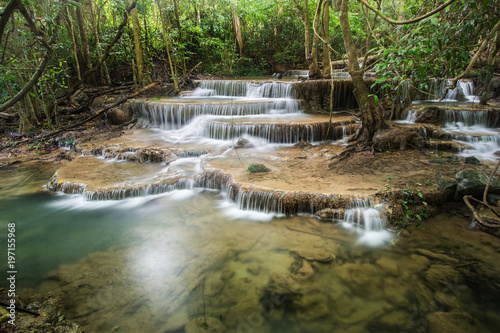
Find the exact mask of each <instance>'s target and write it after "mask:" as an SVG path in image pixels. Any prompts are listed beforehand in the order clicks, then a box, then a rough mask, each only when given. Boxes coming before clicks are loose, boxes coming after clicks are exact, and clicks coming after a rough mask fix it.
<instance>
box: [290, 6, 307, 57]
mask: <svg viewBox="0 0 500 333" xmlns="http://www.w3.org/2000/svg"><path fill="white" fill-rule="evenodd" d="M292 2H293V4H294V5H295V7H296V8H297V12H298V15H299V17H300V19H301V20H302V23H304V51H305V55H306V63H309V59H310V57H311V27H310V26H309V25H310V20H309V4H308V2H307V0H304V6H301V5H299V3H298V2H297V1H296V0H292Z"/></svg>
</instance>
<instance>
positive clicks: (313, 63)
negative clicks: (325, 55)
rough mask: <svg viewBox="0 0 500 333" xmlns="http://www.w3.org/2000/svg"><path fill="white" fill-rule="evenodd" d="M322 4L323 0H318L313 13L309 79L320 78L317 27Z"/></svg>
mask: <svg viewBox="0 0 500 333" xmlns="http://www.w3.org/2000/svg"><path fill="white" fill-rule="evenodd" d="M322 6H323V0H318V4H317V6H316V12H315V14H314V22H313V32H314V35H313V42H312V49H311V56H310V60H309V78H310V79H321V78H322V75H321V70H320V68H319V64H318V48H319V32H320V31H319V27H320V22H321V7H322Z"/></svg>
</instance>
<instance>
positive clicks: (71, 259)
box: [0, 80, 500, 333]
mask: <svg viewBox="0 0 500 333" xmlns="http://www.w3.org/2000/svg"><path fill="white" fill-rule="evenodd" d="M132 107H133V108H136V111H137V112H138V113H139V114H141V115H142V119H141V121H142V124H143V125H144V126H148V128H150V130H149V132H148V133H149V135H150V137H149V139H148V140H149V141H147V140H146V141H145V143H146V144H145V145H146V146H148V147H150V146H151V142H153V141H154V142H155V143H160V144H164V145H166V146H167V147H172V145H174V144H175V145H176V147H182V148H190V149H193V150H192V151H193V153H191V154H190V153H189V152H183V153H184V154H185V155H182V156H180V154H179V156H177V157H180V158H178V159H176V160H175V161H173V162H171V163H169V164H168V165H164V164H163V162H160V163H156V164H154V163H146V164H144V165H143V166H141V165H140V164H138V163H136V162H130V161H123V162H120V161H118V160H113V161H112V162H109V163H108V162H107V161H108V160H109V159H103V157H106V154H105V153H104V152H103V153H102V154H101V155H99V156H100V157H99V158H100V159H99V158H98V157H85V158H88V159H94V158H95V159H96V160H97V162H95V161H92V160H91V161H90V162H89V163H90V164H88V165H91V166H92V168H91V169H92V170H94V171H95V172H101V171H99V170H105V169H111V166H112V167H113V169H112V170H114V171H113V172H114V173H113V174H112V175H110V177H111V176H112V177H117V178H119V176H120V174H126V172H129V171H130V170H129V169H128V168H129V167H128V166H129V165H131V168H138V170H142V169H141V168H143V167H144V170H149V171H148V172H150V173H151V174H152V176H151V175H150V174H148V173H146V172H143V171H140V172H139V173H140V175H141V176H142V177H145V178H146V179H148V180H149V182H151V179H153V180H154V181H156V178H154V177H157V176H158V177H160V176H159V175H163V176H162V177H167V178H168V177H170V178H171V179H174V180H175V181H176V183H175V184H170V185H165V184H161V186H163V187H161V186H160V185H158V186H153V185H151V184H150V185H144V186H143V182H145V180H144V179H142V178H141V179H139V180H138V182H139V183H138V184H140V186H137V187H135V188H134V190H128V192H127V191H125V190H124V191H122V190H116V191H115V190H110V191H100V192H99V191H94V192H92V191H88V192H85V191H80V192H81V193H80V192H78V191H77V192H78V193H80V194H60V193H52V192H48V191H46V190H44V189H43V188H42V186H41V185H42V184H43V183H46V182H47V180H48V178H50V176H48V175H50V174H51V172H50V171H46V172H37V173H34V172H33V170H34V169H33V168H31V167H26V168H21V169H6V170H4V171H3V174H2V179H3V184H2V186H1V187H0V209H1V211H2V215H1V217H0V228H1V231H0V237H2V239H6V230H7V228H6V225H7V223H12V222H15V223H16V230H17V231H16V244H17V247H16V250H17V265H18V267H19V268H18V271H19V274H18V285H17V286H18V288H19V292H20V293H23V294H25V295H33V294H37V293H48V292H53V291H57V292H59V293H60V294H61V295H62V300H63V301H62V303H63V313H64V315H65V316H66V317H67V318H69V319H72V320H75V321H76V322H78V323H79V324H80V325H82V326H83V327H84V329H85V330H86V331H87V332H108V331H113V330H115V328H116V330H118V331H120V332H124V333H125V332H168V333H170V332H171V333H174V332H204V331H205V328H208V329H209V330H211V331H214V332H238V333H240V332H264V333H267V332H273V333H274V332H287V333H295V332H296V333H299V332H332V331H338V332H425V331H426V330H427V329H430V330H431V332H440V329H439V328H440V327H443V326H442V325H445V326H446V325H449V324H450V323H455V322H456V321H458V322H460V323H461V324H460V325H462V326H461V327H462V328H463V329H464V330H463V331H470V330H469V329H470V328H473V329H475V330H476V331H477V332H493V331H495V329H496V328H497V327H499V326H500V319H499V317H498V315H497V313H498V310H500V301H499V300H500V287H499V286H500V279H499V276H500V274H499V273H500V268H499V266H498V264H497V262H498V259H500V258H499V250H500V244H499V243H498V239H497V238H494V237H493V236H491V235H488V234H484V233H481V232H478V231H472V230H470V229H468V224H469V223H468V220H467V219H465V218H463V217H462V216H460V215H440V216H438V217H436V218H435V219H433V220H430V221H429V223H428V224H427V226H426V229H427V230H419V229H415V230H414V231H413V232H412V235H411V237H408V238H407V237H402V236H400V235H398V234H397V233H395V232H391V231H389V230H388V229H387V223H386V221H385V220H384V219H383V218H382V217H381V214H380V211H381V210H382V209H383V207H382V206H376V207H374V206H373V205H372V203H371V201H370V200H369V199H368V198H366V196H365V197H363V198H359V199H353V200H351V201H350V206H349V207H348V209H347V210H346V212H345V217H344V218H343V219H342V221H340V223H334V222H335V221H331V222H327V223H325V222H320V221H319V220H317V219H316V218H314V217H312V216H311V213H314V209H313V208H314V206H313V201H312V199H311V204H310V205H308V204H305V203H302V204H301V205H300V206H298V207H296V208H297V214H294V216H289V215H290V214H287V212H286V209H285V206H284V201H283V200H284V199H283V198H284V197H285V199H288V198H289V196H290V195H291V194H289V193H288V192H284V191H278V190H277V191H268V190H264V189H263V190H261V191H258V190H252V191H247V190H246V189H245V188H244V186H240V187H239V188H236V187H235V186H234V184H233V183H232V182H231V181H230V179H229V178H227V177H226V178H224V176H219V178H217V177H215V176H213V175H211V174H209V173H207V172H206V170H204V168H205V167H206V165H208V164H207V163H210V162H211V161H216V160H220V161H222V163H226V164H228V165H229V164H231V163H237V160H236V159H234V158H233V159H232V160H231V154H232V153H233V152H234V148H233V146H234V141H235V139H236V138H238V137H240V136H244V137H246V138H248V139H249V140H250V141H251V143H253V144H254V145H256V148H255V152H256V153H255V154H257V153H258V152H261V151H265V150H266V149H274V148H273V147H276V146H280V145H281V146H286V145H288V146H290V145H291V144H293V143H296V142H298V141H300V140H309V141H315V140H319V139H320V138H321V136H320V135H317V134H315V133H318V132H321V131H323V130H324V129H323V128H322V127H321V125H318V124H321V123H323V122H324V121H323V118H321V117H318V116H315V115H305V114H302V113H301V109H300V103H298V102H297V101H295V100H294V98H293V96H292V95H291V91H290V83H289V82H267V81H263V82H256V81H251V82H248V81H238V80H233V81H224V82H223V81H208V82H201V83H200V87H199V88H197V89H196V90H195V91H194V92H193V93H192V94H191V95H187V96H184V97H181V98H175V99H165V100H161V101H136V102H134V103H133V104H132ZM337 120H339V121H338V122H337V123H336V125H335V126H336V128H337V130H331V132H329V133H333V134H331V135H332V137H331V138H330V139H332V140H333V139H343V138H344V137H345V136H346V135H348V134H349V133H351V132H349V131H353V130H355V129H354V128H352V127H349V126H352V125H353V124H351V122H352V121H351V120H346V119H344V118H340V117H339V118H338V119H337ZM464 121H465V123H467V120H464ZM290 122H292V123H293V124H294V125H293V126H292V125H290V124H289V123H290ZM467 124H468V123H467ZM474 124H475V123H473V124H468V125H467V126H474ZM217 126H219V127H220V128H217ZM224 126H226V127H224ZM238 126H240V127H239V129H238ZM245 126H246V127H245ZM259 126H260V127H259ZM287 126H288V127H287ZM228 128H229V129H230V131H229V132H228V131H227V129H228ZM255 128H262V129H261V130H260V131H261V132H257V130H253V129H255ZM250 129H252V130H250ZM280 131H281V132H280ZM221 133H223V134H221ZM273 135H274V136H273ZM278 137H279V138H282V139H279V140H278V139H277V138H278ZM283 138H286V139H283ZM194 152H197V153H196V154H195V153H194ZM131 153H133V152H131ZM242 158H243V157H242ZM238 159H239V157H238ZM224 161H227V162H224ZM239 162H240V163H241V161H239ZM105 163H108V165H105ZM132 163H136V164H133V165H132ZM28 165H29V166H33V165H35V166H36V168H39V167H40V166H39V164H36V162H32V164H28ZM107 166H108V167H107ZM36 168H35V169H36ZM44 168H48V169H50V168H51V166H50V165H49V166H47V165H45V166H44ZM101 168H104V169H101ZM156 169H158V170H159V171H156ZM51 171H52V172H53V171H55V170H51ZM33 175H36V176H33ZM112 177H111V178H112ZM87 178H88V179H90V178H91V177H87ZM221 179H222V180H221ZM158 184H160V183H158ZM168 186H170V187H168ZM110 188H113V187H110ZM120 191H122V192H120ZM133 191H136V192H133ZM311 196H312V195H311ZM324 198H328V199H329V200H331V198H330V197H328V196H326V195H324ZM27 208H29V209H27ZM5 265H6V262H5V261H1V262H0V269H1V270H3V271H4V272H5V271H6V270H7V269H6V266H5ZM442 271H444V272H447V273H446V274H444V275H443V274H442V273H441V272H442ZM5 281H6V280H5V279H3V280H2V282H1V283H0V286H1V287H7V284H6V282H5ZM450 314H451V317H450ZM457 318H458V319H457ZM440 325H441V326H440ZM457 332H458V330H457Z"/></svg>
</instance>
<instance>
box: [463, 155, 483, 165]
mask: <svg viewBox="0 0 500 333" xmlns="http://www.w3.org/2000/svg"><path fill="white" fill-rule="evenodd" d="M464 163H465V164H481V161H480V160H478V159H477V157H476V156H469V157H466V158H465V160H464Z"/></svg>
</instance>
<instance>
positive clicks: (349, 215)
mask: <svg viewBox="0 0 500 333" xmlns="http://www.w3.org/2000/svg"><path fill="white" fill-rule="evenodd" d="M382 209H383V205H377V206H375V207H373V205H372V203H371V201H370V199H359V200H354V201H353V202H351V204H350V208H348V209H346V211H345V214H344V220H343V221H342V225H343V226H344V227H346V228H349V229H354V230H356V231H357V232H361V233H362V235H361V237H360V238H359V240H358V242H359V243H360V244H365V245H368V246H380V245H382V244H384V243H386V242H387V241H389V240H390V239H391V238H392V235H391V232H389V231H388V230H387V224H388V223H387V220H386V219H385V218H384V217H383V216H382V215H381V211H382Z"/></svg>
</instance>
